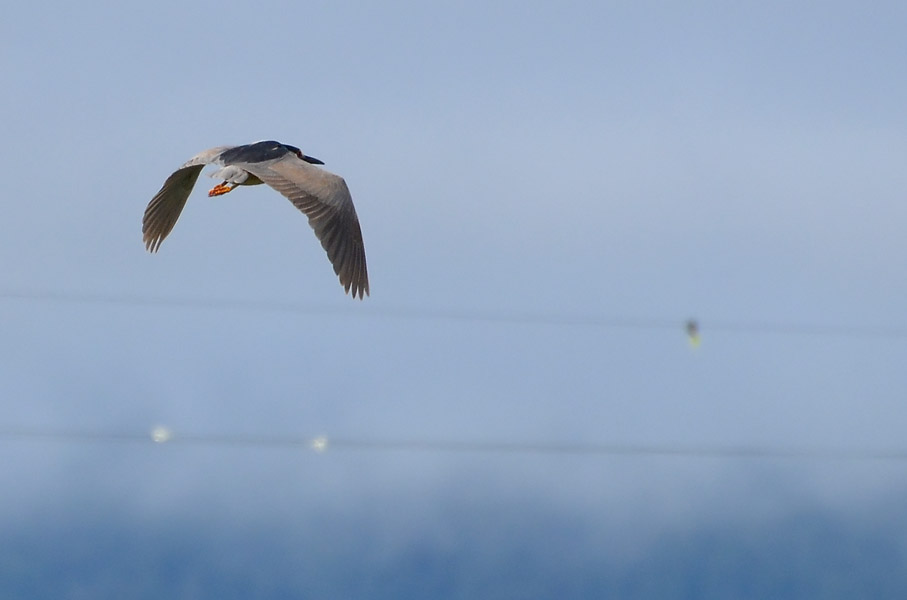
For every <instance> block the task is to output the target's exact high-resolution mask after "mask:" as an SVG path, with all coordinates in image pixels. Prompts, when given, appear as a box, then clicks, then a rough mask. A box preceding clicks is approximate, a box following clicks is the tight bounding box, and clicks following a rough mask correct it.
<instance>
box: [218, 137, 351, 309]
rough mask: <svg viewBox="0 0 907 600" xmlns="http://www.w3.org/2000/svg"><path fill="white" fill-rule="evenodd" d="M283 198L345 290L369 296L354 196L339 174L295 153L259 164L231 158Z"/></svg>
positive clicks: (236, 164) (234, 163) (235, 163)
mask: <svg viewBox="0 0 907 600" xmlns="http://www.w3.org/2000/svg"><path fill="white" fill-rule="evenodd" d="M230 164H232V165H235V166H237V167H240V168H242V169H245V170H246V171H248V172H249V173H251V174H252V175H255V176H256V177H258V178H259V179H261V180H262V181H263V182H264V183H266V184H268V185H269V186H270V187H272V188H274V189H275V190H277V191H278V192H280V193H281V194H283V195H284V196H286V197H287V198H288V199H289V200H290V201H291V202H292V203H293V204H294V205H295V206H296V208H298V209H299V210H301V211H302V212H303V213H305V215H306V216H307V217H308V218H309V225H311V226H312V229H313V230H314V231H315V236H316V237H317V238H318V239H319V240H320V241H321V245H322V247H323V248H324V249H325V251H326V252H327V254H328V260H330V261H331V264H332V265H333V266H334V273H336V274H337V276H338V277H339V278H340V283H341V284H342V285H343V289H344V290H346V291H347V293H352V295H353V297H354V298H355V297H356V296H359V298H360V299H362V298H363V297H364V296H366V295H368V293H369V290H368V270H367V268H366V264H365V246H364V245H363V243H362V230H361V229H360V227H359V218H358V217H357V216H356V209H355V208H354V207H353V198H352V196H351V195H350V190H349V188H348V187H347V185H346V182H345V181H344V180H343V178H342V177H339V176H337V175H334V174H333V173H329V172H328V171H325V170H324V169H320V168H318V167H316V166H313V165H310V164H309V163H307V162H305V161H303V160H301V159H299V158H298V157H297V156H296V155H295V154H292V153H288V154H285V155H284V156H282V157H280V158H277V159H274V160H267V161H262V162H231V163H230Z"/></svg>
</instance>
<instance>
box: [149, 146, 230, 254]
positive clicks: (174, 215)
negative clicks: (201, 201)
mask: <svg viewBox="0 0 907 600" xmlns="http://www.w3.org/2000/svg"><path fill="white" fill-rule="evenodd" d="M231 147H232V146H218V147H217V148H210V149H208V150H205V151H204V152H199V153H198V154H196V155H195V156H193V157H192V158H190V159H189V160H188V161H186V163H185V164H184V165H183V166H181V167H180V168H179V169H177V170H176V171H174V172H173V174H172V175H170V177H168V178H167V181H165V182H164V185H163V187H161V191H159V192H158V193H157V194H155V196H154V198H152V199H151V202H149V203H148V207H147V208H146V209H145V216H144V217H143V218H142V238H143V240H144V242H145V248H146V249H147V250H148V251H149V252H157V249H158V248H160V247H161V242H163V241H164V238H165V237H167V235H168V234H169V233H170V231H171V230H172V229H173V226H174V225H176V220H177V219H179V216H180V213H181V212H182V211H183V207H184V206H185V205H186V199H187V198H189V194H191V193H192V188H193V187H195V182H196V181H197V180H198V175H199V173H201V171H202V169H203V168H204V167H205V165H207V164H210V163H212V162H214V161H215V159H216V158H217V157H218V156H219V155H220V154H221V153H222V152H223V151H224V150H228V149H230V148H231Z"/></svg>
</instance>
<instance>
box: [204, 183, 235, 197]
mask: <svg viewBox="0 0 907 600" xmlns="http://www.w3.org/2000/svg"><path fill="white" fill-rule="evenodd" d="M232 189H233V187H232V186H229V185H224V184H222V183H218V184H217V185H215V186H214V187H213V188H211V190H210V191H209V192H208V196H209V197H210V196H222V195H224V194H226V193H227V192H229V191H231V190H232Z"/></svg>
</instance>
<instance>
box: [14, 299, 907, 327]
mask: <svg viewBox="0 0 907 600" xmlns="http://www.w3.org/2000/svg"><path fill="white" fill-rule="evenodd" d="M0 300H6V301H13V302H14V301H30V302H31V301H37V302H49V303H59V304H107V305H115V306H123V307H133V308H142V307H146V308H178V309H192V310H232V311H254V312H265V313H290V314H297V315H308V316H318V315H322V316H323V315H329V316H336V317H353V318H390V319H403V320H435V321H441V320H446V321H461V322H462V321H466V322H480V323H481V322H484V323H497V324H512V325H551V326H561V327H587V328H589V327H595V328H605V329H635V330H645V329H648V330H666V331H685V332H686V333H687V334H690V332H691V331H695V333H696V335H697V339H698V336H700V335H701V334H702V332H703V331H706V332H708V331H711V332H723V333H733V334H776V335H796V336H823V337H840V338H876V339H879V338H882V339H907V327H898V326H881V327H880V326H870V325H866V324H862V323H859V322H852V323H849V324H847V325H840V324H821V323H794V322H787V323H785V322H771V321H746V320H738V321H728V320H717V321H704V322H703V321H697V320H693V319H675V318H658V317H620V316H611V317H607V316H596V315H569V314H563V313H542V312H522V313H521V312H516V311H513V310H507V311H504V310H469V309H424V308H413V307H396V308H395V307H377V308H376V307H358V306H357V307H356V310H350V309H347V308H340V307H337V306H317V305H305V304H300V303H294V302H281V301H272V300H241V299H227V298H178V297H168V296H139V295H135V294H125V293H98V292H59V291H58V292H54V291H38V290H0ZM691 325H694V327H691Z"/></svg>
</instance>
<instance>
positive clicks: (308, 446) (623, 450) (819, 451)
mask: <svg viewBox="0 0 907 600" xmlns="http://www.w3.org/2000/svg"><path fill="white" fill-rule="evenodd" d="M0 440H6V441H8V442H28V443H70V444H71V443H103V444H118V443H144V444H148V443H152V444H167V445H177V446H180V445H195V446H228V447H233V448H242V447H246V448H276V449H280V448H284V449H304V450H311V451H313V452H316V453H319V454H320V453H324V452H326V451H328V450H345V451H356V452H408V453H458V454H543V455H561V456H570V455H574V456H601V457H651V458H686V459H762V460H765V459H769V460H771V459H786V460H790V459H796V460H813V461H904V460H907V449H871V448H834V447H820V446H799V447H793V446H791V447H782V446H759V445H752V446H747V445H738V446H729V445H717V444H716V445H708V444H693V445H683V444H633V443H610V444H608V443H589V442H539V441H530V442H507V441H475V440H428V439H421V440H420V439H379V438H373V439H366V438H358V439H357V438H343V437H339V438H328V437H327V436H323V435H322V436H316V437H306V436H297V435H284V436H278V435H264V434H259V435H256V434H231V433H227V434H223V433H220V434H217V433H215V434H197V433H196V434H192V433H185V434H180V433H176V432H173V431H172V430H170V429H167V428H165V427H156V428H154V429H152V430H151V431H150V432H149V433H145V434H140V433H119V432H103V431H88V430H81V431H80V430H53V429H4V430H0Z"/></svg>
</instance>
